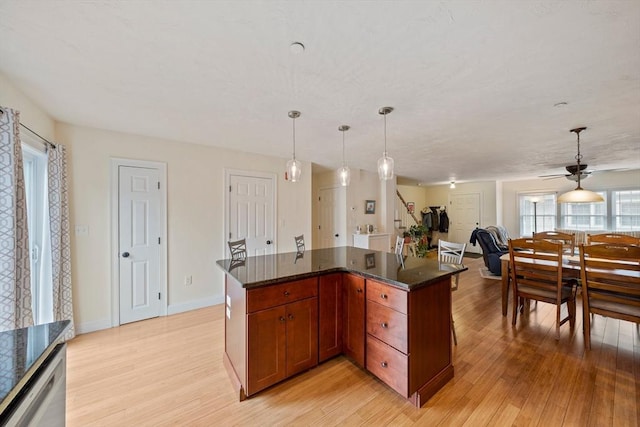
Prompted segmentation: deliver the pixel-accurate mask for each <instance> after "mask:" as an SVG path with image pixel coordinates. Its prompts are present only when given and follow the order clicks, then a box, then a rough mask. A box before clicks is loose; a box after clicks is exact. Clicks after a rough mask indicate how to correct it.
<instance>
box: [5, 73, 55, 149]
mask: <svg viewBox="0 0 640 427" xmlns="http://www.w3.org/2000/svg"><path fill="white" fill-rule="evenodd" d="M0 105H2V106H3V107H8V108H13V109H14V110H18V111H20V123H23V124H25V125H27V126H28V127H29V128H30V129H32V130H34V131H35V132H37V133H38V134H40V135H41V136H43V137H44V138H47V139H48V140H49V141H51V140H53V139H54V136H55V133H54V132H55V121H54V120H53V118H52V117H51V116H50V115H49V114H47V113H46V112H45V111H44V110H43V109H42V108H40V106H39V105H37V104H35V103H34V102H33V101H31V100H30V99H29V98H27V96H26V95H25V94H24V93H22V92H21V91H20V90H18V88H16V87H15V86H14V85H13V83H11V82H10V81H9V80H8V79H7V78H6V77H5V76H4V74H2V73H0ZM20 132H26V131H24V130H23V129H22V128H21V129H20Z"/></svg>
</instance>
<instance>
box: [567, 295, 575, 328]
mask: <svg viewBox="0 0 640 427" xmlns="http://www.w3.org/2000/svg"><path fill="white" fill-rule="evenodd" d="M567 309H568V310H569V326H570V327H571V329H573V328H574V327H575V326H576V300H569V301H568V302H567Z"/></svg>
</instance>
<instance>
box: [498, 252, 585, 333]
mask: <svg viewBox="0 0 640 427" xmlns="http://www.w3.org/2000/svg"><path fill="white" fill-rule="evenodd" d="M562 252H563V246H562V243H560V242H551V241H548V240H536V239H512V240H509V258H510V263H511V264H510V267H511V268H510V273H511V283H512V285H513V318H512V324H513V325H514V326H515V324H516V319H517V316H518V311H521V312H524V305H523V302H524V300H535V301H540V302H546V303H549V304H554V305H555V306H556V339H559V338H560V326H561V325H563V324H564V323H565V322H567V321H569V324H570V326H571V328H573V327H574V325H575V319H576V282H575V280H569V281H564V280H563V279H562ZM565 303H566V305H567V311H568V315H567V316H566V317H565V318H561V308H562V304H565Z"/></svg>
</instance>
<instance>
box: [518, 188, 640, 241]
mask: <svg viewBox="0 0 640 427" xmlns="http://www.w3.org/2000/svg"><path fill="white" fill-rule="evenodd" d="M597 193H598V194H600V195H601V196H602V198H603V199H604V201H603V202H598V203H561V204H558V203H557V202H556V193H555V192H554V193H543V192H538V193H521V194H519V195H518V209H519V217H520V235H521V236H531V235H532V233H533V232H534V231H548V230H555V229H558V228H559V229H567V230H582V231H640V190H637V189H633V190H629V189H625V190H602V191H597Z"/></svg>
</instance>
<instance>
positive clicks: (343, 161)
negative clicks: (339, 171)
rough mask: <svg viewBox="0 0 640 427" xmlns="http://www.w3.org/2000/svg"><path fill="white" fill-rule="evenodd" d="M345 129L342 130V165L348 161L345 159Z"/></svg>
mask: <svg viewBox="0 0 640 427" xmlns="http://www.w3.org/2000/svg"><path fill="white" fill-rule="evenodd" d="M344 132H345V131H344V130H343V131H342V167H344V166H345V165H346V162H345V160H344Z"/></svg>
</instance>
